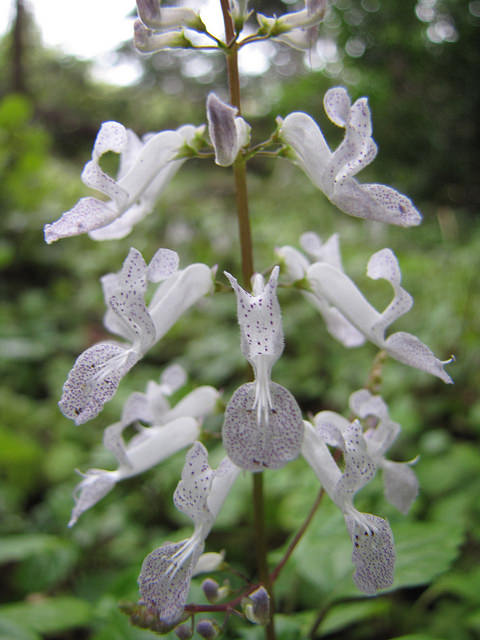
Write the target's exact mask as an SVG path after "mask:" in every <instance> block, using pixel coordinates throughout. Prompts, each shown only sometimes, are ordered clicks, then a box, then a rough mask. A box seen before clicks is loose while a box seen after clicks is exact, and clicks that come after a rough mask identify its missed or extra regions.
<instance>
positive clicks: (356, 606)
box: [319, 599, 391, 636]
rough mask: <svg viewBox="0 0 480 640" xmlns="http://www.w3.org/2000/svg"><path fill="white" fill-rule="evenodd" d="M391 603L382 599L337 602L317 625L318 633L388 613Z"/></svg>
mask: <svg viewBox="0 0 480 640" xmlns="http://www.w3.org/2000/svg"><path fill="white" fill-rule="evenodd" d="M390 608H391V603H390V602H388V601H387V600H384V599H376V600H371V599H370V600H361V601H360V602H345V603H339V604H337V605H335V606H334V607H332V608H331V609H330V610H329V611H328V613H327V614H326V615H325V618H324V619H323V620H322V622H321V624H320V626H319V632H320V635H322V636H326V635H328V634H329V633H335V632H337V631H341V630H342V629H345V628H346V627H349V626H350V625H352V624H354V623H357V622H361V621H362V620H367V619H368V618H372V617H381V616H385V615H388V612H389V611H390Z"/></svg>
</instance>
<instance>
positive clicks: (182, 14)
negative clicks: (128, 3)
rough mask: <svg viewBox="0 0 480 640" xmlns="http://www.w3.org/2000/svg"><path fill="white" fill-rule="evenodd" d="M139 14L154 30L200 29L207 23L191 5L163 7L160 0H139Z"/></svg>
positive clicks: (146, 24)
mask: <svg viewBox="0 0 480 640" xmlns="http://www.w3.org/2000/svg"><path fill="white" fill-rule="evenodd" d="M137 10H138V16H139V18H140V20H141V21H142V22H143V24H144V25H145V26H146V27H148V28H149V29H153V30H157V29H158V30H168V29H178V28H181V27H188V28H190V29H197V30H199V31H204V30H205V25H204V24H203V22H202V21H201V19H200V16H199V15H198V13H197V12H196V11H194V10H193V9H190V8H189V7H162V6H161V4H160V2H159V0H137Z"/></svg>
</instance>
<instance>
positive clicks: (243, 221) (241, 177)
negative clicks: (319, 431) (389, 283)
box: [220, 0, 275, 640]
mask: <svg viewBox="0 0 480 640" xmlns="http://www.w3.org/2000/svg"><path fill="white" fill-rule="evenodd" d="M220 4H221V7H222V14H223V21H224V25H225V39H226V42H227V45H229V47H230V50H229V52H228V54H227V73H228V85H229V91H230V103H231V104H232V106H234V107H236V108H237V109H238V113H239V115H240V114H241V102H240V76H239V73H238V53H237V46H236V43H235V38H236V34H235V27H234V24H233V19H232V16H231V13H230V7H229V3H228V0H220ZM233 174H234V180H235V197H236V203H237V217H238V231H239V239H240V251H241V257H242V276H243V283H244V285H245V286H246V287H248V288H250V281H251V278H252V276H253V274H254V266H253V246H252V234H251V228H250V217H249V210H248V191H247V170H246V162H245V160H244V159H243V157H242V156H241V155H240V154H239V155H238V157H237V159H236V161H235V163H234V165H233ZM253 513H254V532H255V546H256V555H257V568H258V574H259V578H260V581H261V582H262V583H263V584H264V585H265V588H266V589H267V591H268V593H269V595H270V601H271V606H270V620H269V622H268V624H267V625H266V627H265V637H266V638H267V640H275V627H274V617H273V616H274V606H273V592H272V585H271V583H270V578H269V572H268V564H267V544H266V538H265V515H264V498H263V473H254V474H253Z"/></svg>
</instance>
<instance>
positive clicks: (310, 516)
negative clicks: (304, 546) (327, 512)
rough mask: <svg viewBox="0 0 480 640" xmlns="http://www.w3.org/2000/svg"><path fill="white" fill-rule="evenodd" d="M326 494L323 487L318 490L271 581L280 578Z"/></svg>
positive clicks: (271, 575) (272, 574) (271, 576)
mask: <svg viewBox="0 0 480 640" xmlns="http://www.w3.org/2000/svg"><path fill="white" fill-rule="evenodd" d="M324 495H325V490H324V489H323V487H322V489H320V491H319V492H318V495H317V497H316V499H315V502H314V503H313V505H312V508H311V509H310V511H309V513H308V515H307V517H306V518H305V521H304V522H303V524H302V526H301V527H300V529H299V530H298V531H297V533H296V534H295V537H294V538H293V540H292V541H291V542H290V544H289V545H288V548H287V550H286V552H285V555H284V556H283V558H282V559H281V560H280V562H279V563H278V565H277V566H276V567H275V569H274V570H273V572H272V573H271V574H270V580H271V582H275V580H276V579H277V578H278V575H279V573H280V571H281V570H282V569H283V567H284V566H285V565H286V563H287V561H288V559H289V558H290V556H291V555H292V553H293V552H294V551H295V547H296V546H297V544H298V543H299V542H300V540H301V538H302V536H303V534H304V533H305V531H306V530H307V527H308V525H309V524H310V522H311V521H312V520H313V516H314V515H315V513H316V511H317V509H318V507H319V506H320V503H321V502H322V500H323V496H324Z"/></svg>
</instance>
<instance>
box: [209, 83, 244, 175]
mask: <svg viewBox="0 0 480 640" xmlns="http://www.w3.org/2000/svg"><path fill="white" fill-rule="evenodd" d="M237 113H238V109H236V108H235V107H231V106H230V105H228V104H226V103H225V102H222V101H221V100H220V99H219V98H218V97H217V96H216V95H215V94H214V93H209V94H208V98H207V119H208V133H209V135H210V139H211V141H212V144H213V148H214V149H215V162H216V164H218V165H220V166H221V167H228V166H230V165H231V164H233V163H234V162H235V159H236V157H237V155H238V153H239V151H240V149H241V148H242V147H245V146H246V145H247V144H248V143H249V141H250V125H249V124H247V122H245V120H244V119H243V118H241V117H240V116H237Z"/></svg>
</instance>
